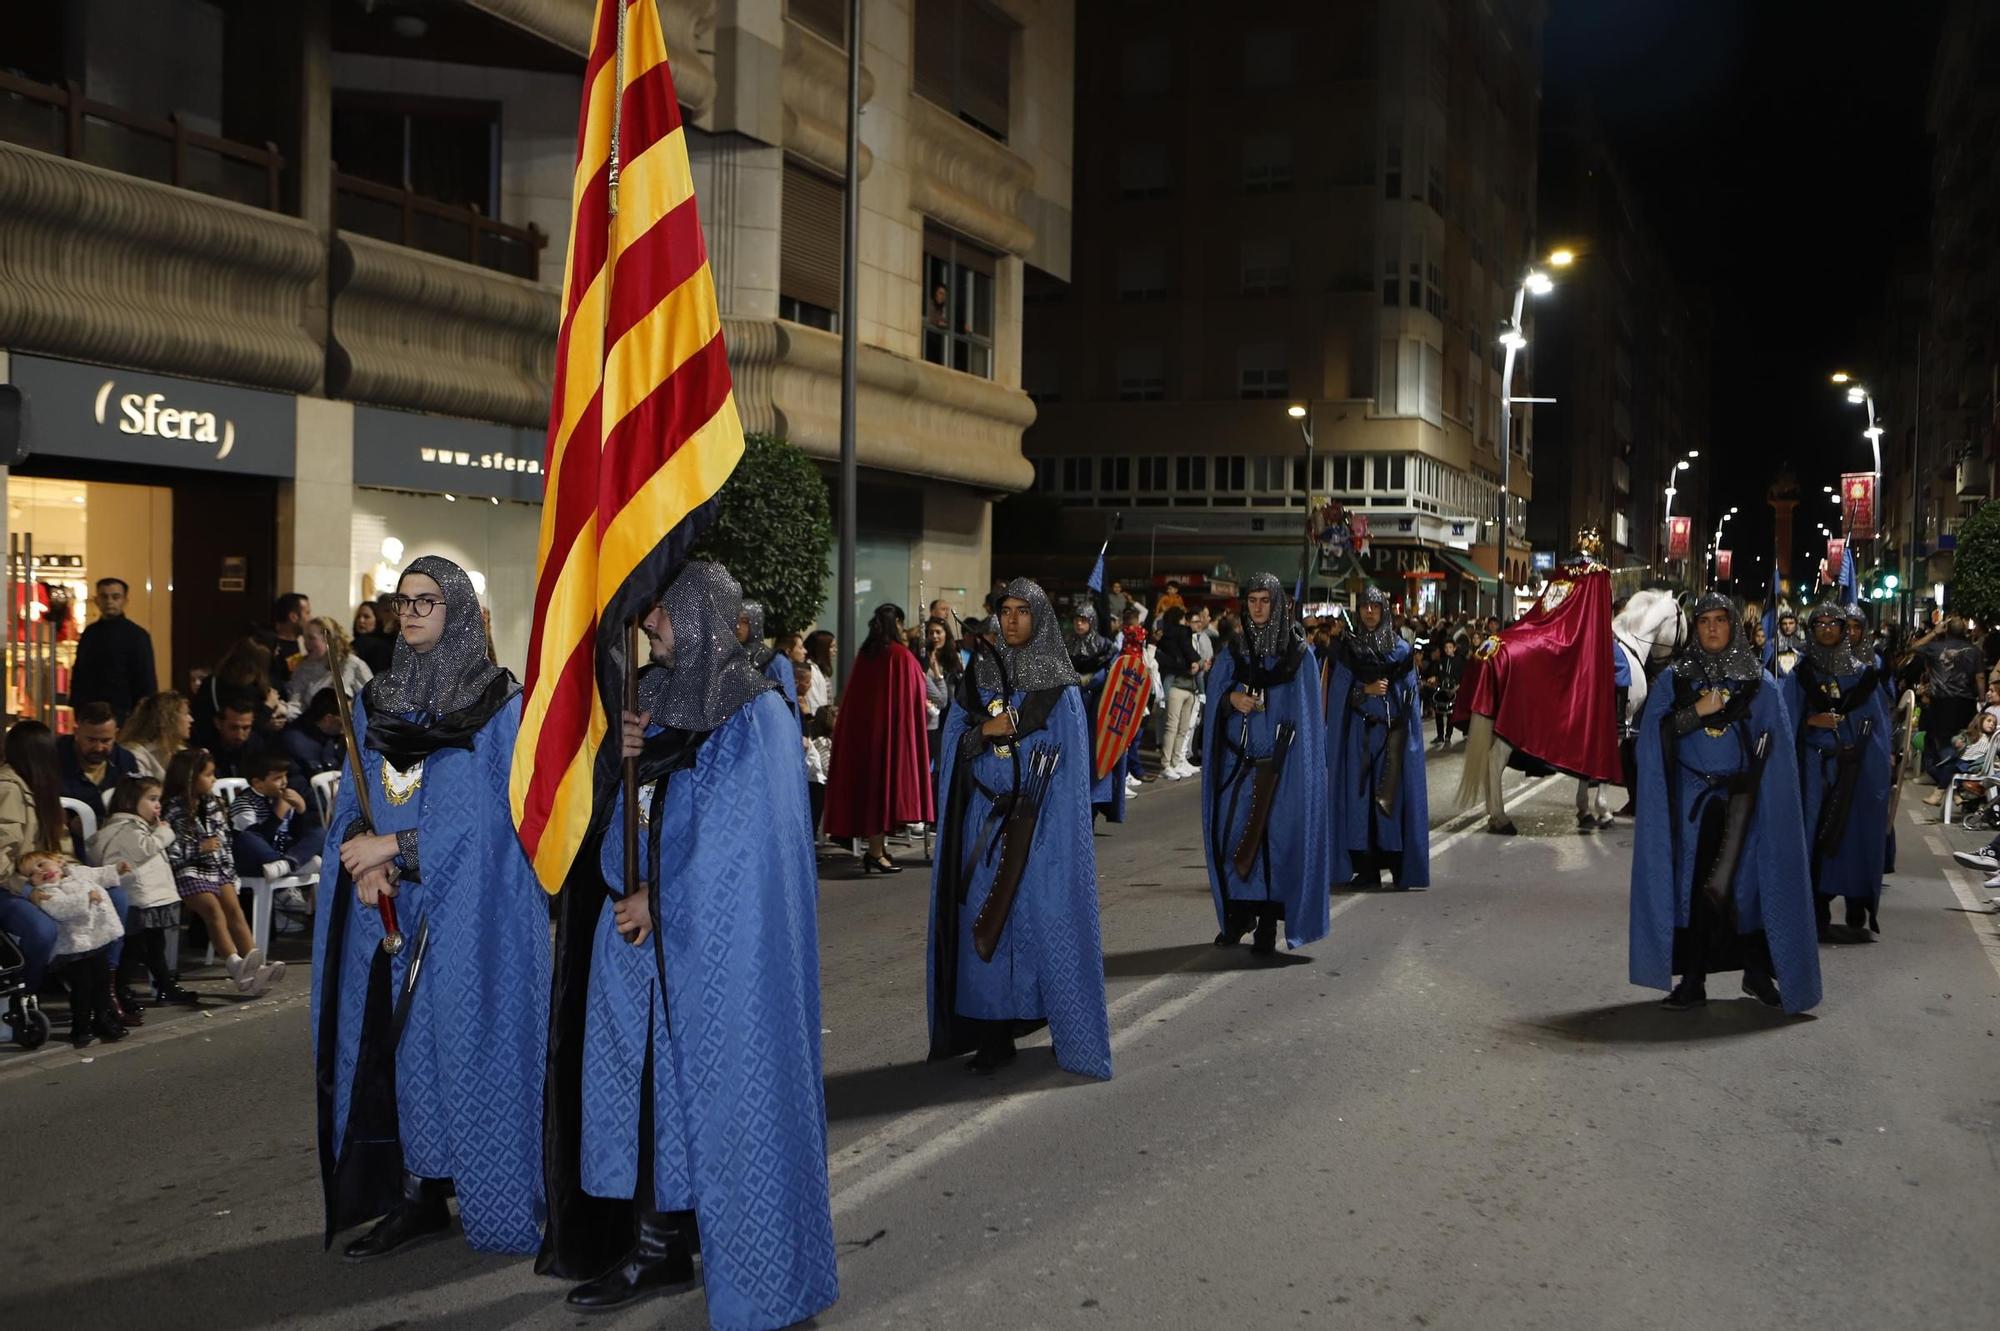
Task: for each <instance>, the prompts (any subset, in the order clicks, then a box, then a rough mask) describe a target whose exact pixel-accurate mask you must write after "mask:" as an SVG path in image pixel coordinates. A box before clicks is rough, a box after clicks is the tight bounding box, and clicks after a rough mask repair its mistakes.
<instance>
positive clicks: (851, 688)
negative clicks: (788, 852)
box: [825, 646, 937, 840]
mask: <svg viewBox="0 0 2000 1331" xmlns="http://www.w3.org/2000/svg"><path fill="white" fill-rule="evenodd" d="M934 810H935V806H934V804H933V801H932V798H931V776H930V736H929V733H928V732H927V731H926V730H925V728H924V671H923V667H922V666H920V665H918V664H917V658H916V657H915V656H914V655H913V654H912V653H911V652H910V651H909V650H908V649H907V648H904V647H899V646H889V647H884V648H883V649H882V650H881V651H879V652H874V653H869V652H862V653H860V654H859V655H857V656H856V657H855V658H854V677H853V678H852V679H850V680H849V681H848V683H847V688H846V689H845V690H844V691H843V692H842V694H841V698H840V717H839V720H838V721H837V722H836V723H835V725H834V729H833V766H832V769H831V770H830V771H828V773H827V777H826V822H825V826H826V834H827V835H828V836H830V837H833V838H834V839H836V840H846V839H848V838H850V837H871V836H875V835H877V834H879V833H882V832H888V831H891V830H893V829H895V828H898V827H900V826H901V825H903V824H904V823H928V822H932V821H934V820H935V819H936V816H937V815H936V813H935V811H934Z"/></svg>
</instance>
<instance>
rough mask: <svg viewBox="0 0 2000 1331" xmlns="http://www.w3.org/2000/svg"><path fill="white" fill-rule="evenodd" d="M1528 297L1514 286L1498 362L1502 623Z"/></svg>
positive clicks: (1497, 544)
mask: <svg viewBox="0 0 2000 1331" xmlns="http://www.w3.org/2000/svg"><path fill="white" fill-rule="evenodd" d="M1527 299H1528V287H1527V284H1526V283H1522V284H1521V285H1519V286H1516V287H1515V288H1514V322H1513V324H1512V326H1511V331H1512V332H1513V334H1514V336H1513V338H1511V339H1509V340H1508V343H1507V355H1506V358H1505V359H1504V360H1502V361H1501V363H1500V526H1499V528H1498V530H1497V533H1496V535H1495V538H1494V544H1493V569H1494V572H1495V573H1497V574H1498V575H1499V579H1500V582H1499V589H1498V590H1497V591H1496V592H1495V593H1494V596H1493V611H1494V613H1495V614H1497V615H1499V616H1500V619H1501V622H1502V623H1505V622H1506V620H1507V618H1508V615H1507V585H1508V580H1507V518H1508V512H1507V487H1508V484H1509V473H1510V472H1511V471H1512V470H1513V464H1514V444H1513V435H1514V355H1515V353H1516V352H1517V351H1519V350H1520V338H1521V335H1522V334H1521V307H1522V305H1523V304H1525V303H1526V301H1527Z"/></svg>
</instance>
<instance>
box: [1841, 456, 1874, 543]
mask: <svg viewBox="0 0 2000 1331" xmlns="http://www.w3.org/2000/svg"><path fill="white" fill-rule="evenodd" d="M1840 512H1841V516H1842V518H1843V519H1844V520H1845V523H1846V526H1847V536H1848V539H1849V540H1853V541H1870V540H1873V539H1875V473H1874V472H1872V471H1850V472H1848V473H1846V474H1845V475H1843V476H1842V477H1841V478H1840Z"/></svg>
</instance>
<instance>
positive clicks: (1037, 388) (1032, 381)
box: [1021, 346, 1062, 402]
mask: <svg viewBox="0 0 2000 1331" xmlns="http://www.w3.org/2000/svg"><path fill="white" fill-rule="evenodd" d="M1021 388H1022V390H1023V391H1024V392H1026V393H1027V395H1028V396H1029V397H1030V398H1032V399H1034V400H1035V401H1036V402H1060V401H1062V358H1061V357H1060V356H1058V355H1057V354H1056V350H1055V348H1054V347H1050V346H1038V347H1029V348H1028V349H1027V350H1026V351H1024V352H1023V353H1022V356H1021Z"/></svg>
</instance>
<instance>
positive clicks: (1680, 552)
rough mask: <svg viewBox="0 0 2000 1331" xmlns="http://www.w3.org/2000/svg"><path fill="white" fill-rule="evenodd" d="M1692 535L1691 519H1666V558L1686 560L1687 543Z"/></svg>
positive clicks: (1692, 521) (1692, 522)
mask: <svg viewBox="0 0 2000 1331" xmlns="http://www.w3.org/2000/svg"><path fill="white" fill-rule="evenodd" d="M1693 534H1694V519H1693V518H1668V519H1667V558H1669V559H1686V558H1687V557H1688V542H1689V540H1690V539H1691V538H1692V537H1693Z"/></svg>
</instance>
